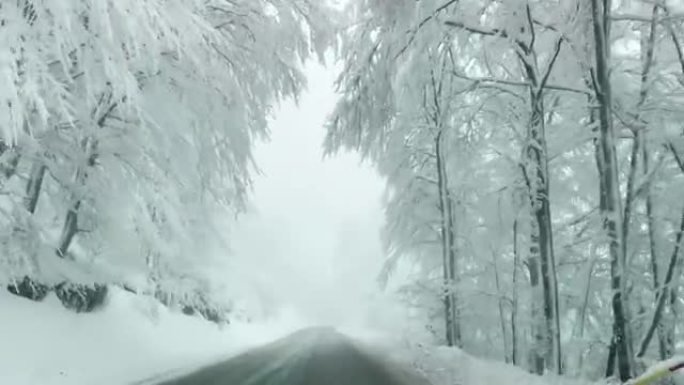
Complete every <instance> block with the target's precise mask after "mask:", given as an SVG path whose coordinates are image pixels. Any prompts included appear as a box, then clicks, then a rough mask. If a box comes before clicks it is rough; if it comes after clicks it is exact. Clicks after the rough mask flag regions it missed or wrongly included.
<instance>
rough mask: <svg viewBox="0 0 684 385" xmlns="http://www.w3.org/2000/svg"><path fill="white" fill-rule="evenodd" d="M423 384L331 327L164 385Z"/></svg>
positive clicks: (309, 331)
mask: <svg viewBox="0 0 684 385" xmlns="http://www.w3.org/2000/svg"><path fill="white" fill-rule="evenodd" d="M210 384H211V385H224V384H225V385H276V384H277V385H316V384H327V385H409V384H410V385H421V384H427V381H425V380H423V379H421V378H419V377H418V376H417V375H415V374H413V373H410V372H408V371H406V370H404V369H403V368H401V367H399V366H397V365H392V364H390V363H389V362H388V361H387V360H384V359H383V358H382V357H379V356H378V355H377V354H376V353H371V352H370V350H368V349H366V348H364V347H363V346H362V345H361V344H360V343H358V342H356V341H354V340H352V339H350V338H348V337H346V336H344V335H342V334H340V333H338V332H336V331H335V330H334V329H332V328H311V329H305V330H302V331H299V332H296V333H294V334H292V335H290V336H288V337H285V338H283V339H280V340H278V341H276V342H274V343H271V344H269V345H266V346H263V347H260V348H258V349H254V350H251V351H249V352H247V353H244V354H242V355H240V356H238V357H236V358H233V359H230V360H228V361H225V362H222V363H219V364H215V365H212V366H209V367H206V368H203V369H200V370H198V371H196V372H194V373H191V374H189V375H187V376H185V377H182V378H178V379H174V380H170V381H167V382H164V383H163V384H161V385H210Z"/></svg>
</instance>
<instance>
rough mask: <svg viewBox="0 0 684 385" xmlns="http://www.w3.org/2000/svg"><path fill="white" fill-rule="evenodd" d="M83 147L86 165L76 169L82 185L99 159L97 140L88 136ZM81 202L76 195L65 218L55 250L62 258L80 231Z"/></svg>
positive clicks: (77, 181)
mask: <svg viewBox="0 0 684 385" xmlns="http://www.w3.org/2000/svg"><path fill="white" fill-rule="evenodd" d="M83 148H84V149H85V151H86V153H87V155H88V158H87V162H86V165H85V166H84V167H82V168H80V169H78V170H77V171H76V178H75V180H76V183H79V184H80V185H85V183H86V180H87V179H88V169H90V168H92V167H94V166H95V163H96V159H97V141H96V140H95V139H92V138H88V139H86V140H85V141H84V142H83ZM81 204H82V199H81V197H76V198H75V200H74V203H73V204H72V205H71V207H69V210H68V211H67V214H66V217H65V218H64V225H63V226H62V234H61V236H60V237H59V244H58V246H57V249H56V250H55V254H57V256H58V257H60V258H66V256H67V251H68V250H69V246H71V242H72V241H73V240H74V237H75V236H76V234H77V233H78V230H79V229H78V211H79V209H80V208H81Z"/></svg>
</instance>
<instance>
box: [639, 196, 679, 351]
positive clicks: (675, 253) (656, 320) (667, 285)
mask: <svg viewBox="0 0 684 385" xmlns="http://www.w3.org/2000/svg"><path fill="white" fill-rule="evenodd" d="M683 235H684V208H683V209H682V216H681V219H680V222H679V230H678V231H677V235H676V236H675V245H674V249H673V250H672V255H671V256H670V263H669V264H668V267H667V273H666V274H665V281H664V282H663V284H662V285H661V287H660V290H658V301H657V303H656V308H655V311H654V312H653V316H652V317H651V322H650V323H649V326H648V328H647V329H646V334H645V335H644V338H643V339H642V340H641V343H640V344H639V351H638V352H637V357H643V356H644V354H646V351H647V350H648V345H649V344H650V342H651V339H652V338H653V334H654V332H655V330H656V328H657V327H658V325H659V324H660V321H661V317H662V313H663V309H664V308H665V303H666V300H668V299H670V298H671V296H670V295H669V294H670V292H669V290H670V289H671V287H672V286H671V285H672V279H673V278H674V276H675V274H674V272H675V270H676V267H677V265H678V258H679V251H680V249H681V246H682V236H683Z"/></svg>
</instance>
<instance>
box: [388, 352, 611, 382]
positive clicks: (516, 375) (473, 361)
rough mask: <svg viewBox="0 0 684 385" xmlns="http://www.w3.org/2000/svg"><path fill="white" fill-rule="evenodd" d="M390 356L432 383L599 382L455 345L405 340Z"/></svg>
mask: <svg viewBox="0 0 684 385" xmlns="http://www.w3.org/2000/svg"><path fill="white" fill-rule="evenodd" d="M392 351H393V359H394V360H395V361H397V362H399V363H403V364H404V365H410V367H411V368H413V369H414V370H416V371H418V372H419V373H421V374H423V375H424V376H425V377H427V378H428V380H430V382H431V384H433V385H453V384H467V385H491V384H497V385H520V384H526V385H589V384H602V383H601V382H596V383H593V382H590V381H586V380H585V381H583V380H577V379H570V378H567V377H559V376H555V375H544V376H537V375H534V374H530V373H528V372H526V371H525V370H523V369H521V368H519V367H516V366H513V365H508V364H505V363H502V362H497V361H490V360H485V359H480V358H476V357H473V356H471V355H469V354H466V353H465V352H463V351H461V350H460V349H457V348H448V347H435V346H428V345H422V344H419V343H409V342H405V343H404V344H403V345H402V346H398V347H395V348H394V349H393V350H392Z"/></svg>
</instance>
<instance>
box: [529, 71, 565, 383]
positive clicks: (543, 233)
mask: <svg viewBox="0 0 684 385" xmlns="http://www.w3.org/2000/svg"><path fill="white" fill-rule="evenodd" d="M530 76H531V75H530ZM530 94H531V103H532V117H531V121H530V125H529V129H528V137H529V139H528V140H529V141H530V143H529V144H528V145H527V149H526V151H525V153H526V160H527V162H528V163H529V165H528V166H529V169H530V170H529V171H528V178H529V179H530V184H529V186H530V187H531V188H530V191H529V194H530V205H531V209H532V213H533V222H534V223H533V224H532V230H533V231H532V234H531V246H530V253H531V255H538V256H539V257H538V258H539V262H540V263H539V266H540V270H541V271H540V273H541V276H540V280H541V284H542V299H543V311H544V313H543V317H544V334H545V336H544V339H545V344H544V345H545V350H546V352H545V354H544V355H545V357H547V359H548V362H547V364H546V366H547V367H548V368H550V369H553V370H555V371H556V373H558V374H560V373H561V372H562V369H561V368H562V366H561V356H560V324H559V320H558V289H557V283H556V266H555V257H554V251H553V232H552V228H551V206H550V201H549V199H550V197H549V195H550V194H549V175H548V164H547V162H548V157H547V155H546V138H545V135H544V131H545V127H544V104H543V96H542V95H541V94H540V93H538V92H536V91H534V90H533V91H532V92H531V93H530Z"/></svg>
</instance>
